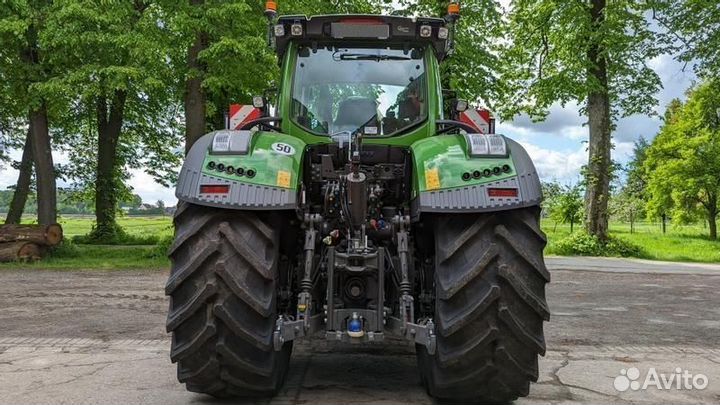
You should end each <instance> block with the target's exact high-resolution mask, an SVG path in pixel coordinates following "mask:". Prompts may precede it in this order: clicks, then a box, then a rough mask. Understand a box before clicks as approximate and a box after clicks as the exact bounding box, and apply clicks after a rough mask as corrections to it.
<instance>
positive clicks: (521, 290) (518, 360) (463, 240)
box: [417, 207, 550, 403]
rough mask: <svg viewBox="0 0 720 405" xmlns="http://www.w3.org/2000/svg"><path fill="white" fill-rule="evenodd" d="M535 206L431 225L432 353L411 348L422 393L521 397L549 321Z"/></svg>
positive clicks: (532, 377)
mask: <svg viewBox="0 0 720 405" xmlns="http://www.w3.org/2000/svg"><path fill="white" fill-rule="evenodd" d="M539 215H540V209H539V207H531V208H524V209H518V210H512V211H504V212H498V213H488V214H474V215H445V216H441V217H438V218H437V221H436V223H435V256H436V258H435V293H436V299H435V324H436V325H437V326H436V329H437V350H436V352H435V354H434V355H429V354H428V353H427V351H426V350H425V348H424V347H422V346H418V347H417V353H418V363H419V367H420V369H421V372H422V381H423V383H424V385H425V387H426V388H427V390H428V393H429V394H430V395H432V396H434V397H436V398H438V399H443V400H451V401H462V402H463V403H469V402H507V401H513V400H515V399H517V398H518V397H522V396H526V395H528V392H529V389H530V382H531V381H532V382H534V381H537V378H538V354H540V355H544V354H545V338H544V335H543V321H547V320H549V319H550V311H549V309H548V306H547V303H546V300H545V284H546V283H547V282H549V281H550V274H549V273H548V271H547V269H546V267H545V263H544V261H543V256H542V252H543V248H544V247H545V244H546V239H545V235H544V234H543V232H542V231H541V230H540V226H539Z"/></svg>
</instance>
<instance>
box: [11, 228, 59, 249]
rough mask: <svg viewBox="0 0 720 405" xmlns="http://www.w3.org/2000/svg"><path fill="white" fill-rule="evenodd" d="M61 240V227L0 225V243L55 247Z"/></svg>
mask: <svg viewBox="0 0 720 405" xmlns="http://www.w3.org/2000/svg"><path fill="white" fill-rule="evenodd" d="M62 239H63V230H62V227H61V226H60V225H58V224H51V225H17V224H6V225H0V243H3V242H17V241H24V242H33V243H37V244H39V245H48V246H55V245H57V244H58V243H60V242H61V241H62Z"/></svg>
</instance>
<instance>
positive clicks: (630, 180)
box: [623, 136, 650, 200]
mask: <svg viewBox="0 0 720 405" xmlns="http://www.w3.org/2000/svg"><path fill="white" fill-rule="evenodd" d="M649 147H650V142H648V140H647V139H645V137H643V136H640V138H638V139H637V140H636V141H635V142H634V144H633V151H632V157H631V158H630V161H629V162H628V163H627V164H626V165H625V168H624V170H625V173H627V179H626V180H625V185H624V187H623V189H624V190H627V193H628V194H629V195H630V196H633V197H636V198H638V199H640V200H646V197H647V196H646V189H647V174H646V173H645V168H644V164H645V160H646V158H647V150H648V148H649Z"/></svg>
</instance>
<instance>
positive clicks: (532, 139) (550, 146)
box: [0, 55, 695, 205]
mask: <svg viewBox="0 0 720 405" xmlns="http://www.w3.org/2000/svg"><path fill="white" fill-rule="evenodd" d="M650 66H651V67H653V68H654V69H655V71H656V72H657V73H658V75H659V76H660V78H661V80H662V84H663V88H662V89H661V90H660V91H659V92H658V94H657V95H656V97H657V99H658V104H657V106H656V112H657V114H658V115H659V116H662V114H663V113H664V112H665V108H666V106H667V105H668V103H669V102H670V100H672V99H673V98H680V99H684V97H685V96H684V93H685V90H686V89H688V88H689V87H690V86H691V85H692V83H693V80H694V79H695V76H694V75H693V73H692V72H691V70H690V69H689V67H688V68H687V69H686V71H683V66H684V65H683V64H682V63H679V62H677V61H675V60H674V59H673V57H672V56H670V55H662V56H659V57H657V58H655V59H653V60H651V61H650ZM578 109H579V107H578V105H576V104H567V105H565V106H564V107H562V106H560V105H554V106H553V107H552V108H551V109H550V114H549V116H548V117H547V119H546V120H545V121H543V122H532V121H531V120H530V119H529V118H528V117H527V116H519V117H516V118H515V119H514V120H513V121H510V122H502V123H497V125H496V132H497V133H500V134H503V135H505V136H507V137H509V138H512V139H514V140H516V141H518V142H519V143H520V144H522V145H523V146H524V147H525V149H526V150H527V151H528V153H529V155H530V157H531V158H532V159H533V161H534V163H535V166H536V168H537V170H538V173H539V175H540V178H541V179H542V180H544V181H557V182H560V183H561V184H574V183H576V182H577V181H578V180H579V179H580V168H581V166H582V165H583V164H585V162H587V150H586V144H585V143H584V141H587V138H588V129H587V126H585V125H584V123H585V122H586V118H585V117H582V116H580V115H579V114H578ZM660 124H661V121H660V118H659V117H658V116H650V117H649V116H643V115H634V116H630V117H627V118H623V119H620V120H619V121H618V122H617V128H616V131H615V132H614V133H613V142H614V145H615V149H614V150H613V152H612V157H613V159H614V160H616V161H618V162H620V163H622V164H624V163H626V162H627V161H628V159H629V158H630V156H631V154H632V149H633V142H634V141H635V140H637V139H638V138H639V137H640V136H644V137H645V138H647V139H652V138H654V136H655V135H656V134H657V132H658V130H659V128H660ZM20 153H21V152H20V151H15V152H14V153H12V154H11V156H12V157H13V158H14V159H16V160H19V159H20ZM53 157H54V159H55V162H56V163H63V162H64V161H66V158H65V156H62V155H60V154H53ZM16 180H17V171H16V170H13V169H12V168H10V167H9V166H8V165H5V166H4V167H0V189H5V188H6V187H7V186H10V185H13V184H15V181H16ZM59 185H60V186H65V184H59ZM130 185H131V186H132V187H133V189H134V192H135V193H136V194H139V195H140V197H142V199H143V201H144V202H148V203H154V202H156V201H158V200H163V201H164V202H165V203H166V205H174V204H175V203H176V201H177V199H176V198H175V195H174V190H173V189H170V188H165V187H162V186H160V185H158V184H156V183H155V182H154V181H153V179H152V177H151V176H149V175H147V174H145V173H144V172H143V171H142V170H134V171H133V172H132V178H131V180H130Z"/></svg>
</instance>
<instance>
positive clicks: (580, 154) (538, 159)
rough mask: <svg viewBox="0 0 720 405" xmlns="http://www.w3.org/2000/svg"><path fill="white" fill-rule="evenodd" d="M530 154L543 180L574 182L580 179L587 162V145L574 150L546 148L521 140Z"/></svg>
mask: <svg viewBox="0 0 720 405" xmlns="http://www.w3.org/2000/svg"><path fill="white" fill-rule="evenodd" d="M519 143H520V144H521V145H522V146H523V147H524V148H525V150H526V151H527V152H528V154H529V155H530V158H531V159H532V161H533V163H535V168H536V169H537V171H538V174H539V176H540V178H541V179H542V180H543V181H558V182H560V183H567V184H574V183H576V182H577V181H579V180H580V168H581V167H582V165H584V164H585V162H587V151H585V146H584V145H583V146H580V147H579V148H578V149H576V150H574V151H572V150H571V151H557V150H550V149H544V148H542V147H539V146H537V145H534V144H532V143H529V142H525V141H519Z"/></svg>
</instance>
